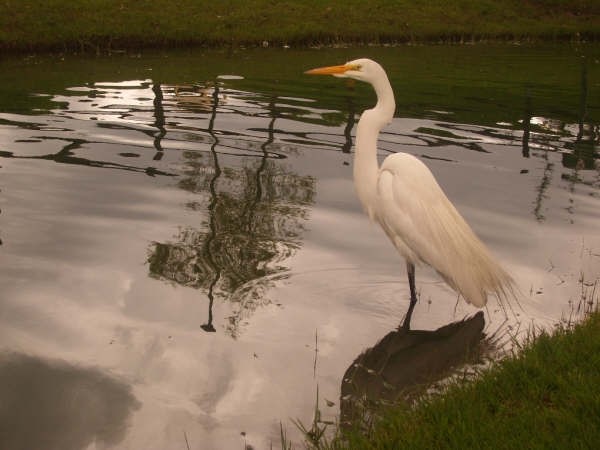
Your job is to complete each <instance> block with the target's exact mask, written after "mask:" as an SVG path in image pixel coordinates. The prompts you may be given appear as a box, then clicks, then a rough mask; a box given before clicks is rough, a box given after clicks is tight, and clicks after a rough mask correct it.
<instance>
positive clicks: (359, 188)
mask: <svg viewBox="0 0 600 450" xmlns="http://www.w3.org/2000/svg"><path fill="white" fill-rule="evenodd" d="M373 88H374V89H375V93H376V94H377V104H376V105H375V107H374V108H373V109H368V110H366V111H365V112H363V114H362V116H361V117H360V120H359V121H358V127H357V129H356V147H355V151H354V187H355V189H356V193H357V195H358V198H359V200H360V202H361V203H362V205H363V207H364V209H365V211H366V212H367V213H368V214H369V216H370V217H371V218H373V215H374V211H373V210H372V209H371V208H372V205H373V204H374V203H373V201H372V199H373V198H374V196H375V191H376V189H377V176H378V172H379V163H378V161H377V137H378V136H379V132H380V131H381V129H382V128H383V127H384V126H385V125H387V124H388V123H390V122H391V121H392V119H393V118H394V111H395V109H396V103H395V101H394V92H393V91H392V86H390V82H389V80H388V78H387V75H385V72H383V73H382V76H381V77H379V78H378V79H377V80H376V81H375V82H374V83H373Z"/></svg>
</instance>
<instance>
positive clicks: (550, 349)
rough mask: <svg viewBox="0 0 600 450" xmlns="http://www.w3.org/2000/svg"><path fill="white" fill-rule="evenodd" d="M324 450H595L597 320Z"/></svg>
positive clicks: (598, 440) (599, 380)
mask: <svg viewBox="0 0 600 450" xmlns="http://www.w3.org/2000/svg"><path fill="white" fill-rule="evenodd" d="M322 448H330V449H342V448H344V449H404V448H406V449H441V448H443V449H466V448H494V449H512V448H527V449H537V448H539V449H566V448H573V449H575V448H579V449H583V448H586V449H587V448H590V449H591V448H600V314H599V313H597V312H596V313H594V314H592V315H590V316H589V317H588V318H587V320H586V321H585V322H584V323H583V324H580V325H577V326H575V327H574V328H573V329H569V330H567V329H564V328H563V329H558V330H557V331H556V332H555V333H554V334H552V335H549V334H541V335H540V336H538V337H537V338H536V339H535V341H534V342H533V343H531V344H530V345H527V346H526V347H525V348H524V349H523V351H522V352H520V353H519V354H518V356H515V357H512V358H509V359H506V360H504V361H502V362H500V363H498V364H497V366H495V367H494V368H492V369H491V370H489V371H488V372H486V373H485V374H484V375H483V376H481V378H479V379H478V381H476V382H474V383H465V384H457V385H455V386H453V387H452V388H450V390H449V391H448V392H447V393H446V394H444V395H443V396H436V397H434V398H432V399H430V400H427V401H424V402H423V403H422V404H420V406H418V407H417V408H415V409H409V408H396V409H391V410H389V411H387V412H386V414H384V418H383V419H382V420H381V421H380V422H379V423H377V424H376V425H375V426H374V428H373V429H372V430H370V432H368V433H367V434H360V433H356V434H350V435H349V436H346V438H345V440H342V439H339V440H336V441H334V442H333V443H330V444H326V445H323V446H322Z"/></svg>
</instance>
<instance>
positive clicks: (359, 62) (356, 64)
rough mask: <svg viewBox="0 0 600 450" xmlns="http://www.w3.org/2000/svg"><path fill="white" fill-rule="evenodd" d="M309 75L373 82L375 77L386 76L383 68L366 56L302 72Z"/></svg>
mask: <svg viewBox="0 0 600 450" xmlns="http://www.w3.org/2000/svg"><path fill="white" fill-rule="evenodd" d="M304 73H306V74H309V75H333V76H334V77H340V78H354V79H355V80H360V81H366V82H367V83H371V84H373V82H374V81H376V80H377V78H379V77H381V76H384V77H385V76H386V75H385V72H384V70H383V68H382V67H381V66H380V65H379V64H377V63H376V62H375V61H373V60H371V59H367V58H361V59H355V60H354V61H348V62H347V63H346V64H342V65H340V66H328V67H319V68H317V69H312V70H307V71H306V72H304Z"/></svg>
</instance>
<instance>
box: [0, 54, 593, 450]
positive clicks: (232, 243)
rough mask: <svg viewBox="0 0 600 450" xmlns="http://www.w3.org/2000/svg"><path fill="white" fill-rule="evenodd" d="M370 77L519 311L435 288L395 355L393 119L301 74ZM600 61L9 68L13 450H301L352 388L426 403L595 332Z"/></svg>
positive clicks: (566, 57) (262, 61) (236, 58)
mask: <svg viewBox="0 0 600 450" xmlns="http://www.w3.org/2000/svg"><path fill="white" fill-rule="evenodd" d="M359 56H368V57H371V58H373V59H377V60H378V61H380V62H381V63H382V64H383V65H384V67H385V68H386V69H387V71H388V74H389V77H390V79H391V82H392V84H393V86H394V89H395V92H396V102H397V105H398V106H397V110H396V117H395V119H394V121H393V122H392V123H391V125H389V126H388V127H386V128H385V130H384V131H383V133H382V135H381V140H380V156H381V157H382V158H383V157H384V156H385V155H386V154H388V153H390V152H396V151H404V152H408V153H412V154H414V155H416V156H418V157H419V158H421V159H422V160H423V161H424V162H425V163H426V164H427V165H428V166H429V167H430V169H431V170H432V172H433V173H434V174H435V176H436V177H437V179H438V181H439V182H440V184H441V186H442V187H443V188H444V190H445V191H446V193H447V195H448V197H449V198H450V199H451V200H452V201H453V203H454V204H455V205H456V206H457V208H458V209H459V211H460V212H461V213H462V214H463V215H464V217H465V218H466V219H467V221H468V222H469V223H470V224H471V226H472V227H473V229H474V230H475V231H476V233H477V234H478V235H479V236H480V237H481V238H482V240H483V241H484V242H485V243H486V244H487V245H488V246H489V248H490V249H491V250H492V252H493V253H494V254H495V255H496V257H497V259H498V260H499V261H500V262H501V263H502V265H503V266H504V267H505V268H506V269H507V270H508V271H509V272H510V273H511V274H512V275H513V276H514V278H515V280H516V281H517V284H518V286H519V289H520V291H521V297H520V306H518V305H514V307H513V308H512V309H509V310H508V311H503V310H502V308H500V307H499V306H498V304H497V302H496V301H495V300H494V299H490V302H489V304H488V307H487V308H485V309H484V310H483V317H484V318H485V325H484V322H483V321H482V320H481V319H482V315H481V314H479V315H477V316H473V314H474V313H475V312H476V311H477V310H476V309H475V308H472V307H470V306H469V305H467V304H465V303H464V302H463V301H458V302H457V298H456V294H455V293H453V292H452V291H451V290H450V289H449V288H448V287H447V286H446V285H445V284H444V283H443V282H442V281H441V280H440V278H439V277H438V276H437V275H436V274H435V272H434V271H432V270H431V269H428V268H426V267H422V268H418V269H417V285H418V289H419V292H420V301H419V303H418V304H417V307H416V309H415V312H414V314H413V319H412V328H413V330H414V331H411V334H410V335H408V336H406V335H405V336H398V333H397V332H396V333H395V332H393V330H394V329H395V328H396V327H397V326H398V325H399V324H400V321H401V320H402V318H403V315H404V312H405V311H406V308H407V306H408V298H409V293H408V284H407V282H406V276H405V266H404V262H403V261H402V259H401V258H400V257H399V256H398V255H397V253H396V251H395V250H394V248H393V247H392V246H391V244H390V243H389V242H388V241H387V238H386V237H385V236H384V234H383V233H382V232H381V231H380V230H379V229H378V227H377V226H375V225H373V224H371V223H369V221H368V219H367V218H366V216H365V215H364V214H363V212H362V211H361V209H360V206H359V205H358V202H357V200H356V198H355V195H354V191H353V185H352V169H351V167H352V150H351V148H352V140H353V136H354V132H355V124H356V121H357V120H358V117H359V114H360V112H361V111H362V110H363V109H365V108H367V107H369V106H370V105H372V104H373V101H374V95H373V93H372V91H371V89H370V88H369V87H368V86H366V85H362V84H360V83H358V84H355V83H348V82H346V81H345V80H339V79H335V78H333V77H308V76H305V75H303V72H304V70H306V69H309V68H312V67H317V66H322V65H331V64H339V63H342V62H345V61H347V60H349V59H353V58H356V57H359ZM599 59H600V47H599V46H597V45H577V46H575V45H564V46H552V47H528V46H514V45H510V46H509V45H501V46H492V45H477V46H455V47H448V46H401V47H389V48H370V47H364V48H339V49H310V50H303V51H296V50H291V49H288V50H283V49H282V50H275V49H260V50H258V49H257V50H237V51H221V52H218V51H204V50H195V51H181V52H168V53H148V54H146V53H144V54H142V55H131V54H117V55H113V56H111V57H108V56H107V57H76V56H64V57H35V56H30V57H24V58H23V57H22V58H14V59H4V60H3V61H1V62H0V69H1V70H0V80H1V83H0V91H1V94H2V95H1V96H0V189H1V191H0V208H1V214H0V239H1V246H0V286H1V294H0V330H2V331H1V332H0V333H1V339H0V346H1V348H0V351H1V353H0V380H1V381H2V382H1V383H0V386H1V387H0V390H2V394H1V396H2V398H3V399H6V401H4V405H3V407H2V408H0V416H2V417H1V423H3V427H2V433H3V436H4V437H3V438H2V439H3V440H5V444H6V445H7V448H45V449H99V448H118V449H120V448H123V449H124V448H144V449H147V450H149V449H170V448H173V449H175V448H177V449H186V448H191V449H221V448H223V449H229V448H244V446H245V445H248V446H251V447H252V448H257V449H258V448H270V445H271V444H273V447H274V448H278V447H279V442H280V438H279V435H280V424H281V425H283V427H284V429H285V430H286V431H287V433H288V435H289V436H290V438H291V439H293V440H298V439H299V438H300V436H299V432H298V430H297V429H296V427H295V426H294V425H293V424H292V422H291V419H299V420H300V421H302V422H303V423H305V424H308V425H310V424H311V422H312V420H313V413H314V411H315V406H317V407H318V409H319V411H320V419H321V420H322V421H323V422H328V421H336V420H338V417H339V414H340V404H342V407H343V406H344V402H346V401H347V400H348V398H349V397H348V396H349V395H350V394H348V386H346V385H345V386H342V384H343V383H342V381H343V380H346V382H347V381H348V380H349V377H351V376H353V377H354V379H355V381H356V383H359V381H360V380H359V379H361V378H363V379H364V378H365V377H367V376H368V374H371V373H373V372H378V373H383V369H382V366H381V364H387V362H388V359H389V360H391V359H392V358H390V357H389V355H395V356H398V355H397V353H394V352H396V350H397V348H399V347H402V348H404V347H406V346H409V347H410V348H411V349H412V350H411V351H412V352H413V355H412V356H411V355H408V356H407V355H401V356H398V357H397V358H395V359H394V362H393V365H392V364H391V363H390V365H389V367H388V368H387V369H386V370H389V373H388V374H387V375H386V381H385V382H382V383H379V384H378V385H376V384H373V383H371V384H369V383H370V382H367V384H368V387H367V388H365V389H366V390H368V391H370V392H375V391H377V392H379V391H381V390H385V389H386V388H387V387H389V386H387V384H389V382H391V381H390V380H391V379H394V378H402V380H396V381H397V383H398V384H397V386H400V387H396V388H394V389H396V391H398V390H405V387H406V386H410V385H411V384H415V383H420V384H422V383H423V380H424V379H425V378H423V376H425V375H426V376H429V375H427V374H424V372H427V371H428V372H432V371H433V370H434V369H432V367H433V366H435V367H436V368H435V370H438V369H440V370H445V369H444V368H447V364H446V363H451V361H444V363H443V364H442V363H439V361H440V360H441V359H442V360H443V359H447V360H455V359H456V360H460V358H461V357H462V356H460V355H458V354H462V351H461V348H463V347H464V346H465V345H466V344H465V342H470V343H471V344H469V345H472V344H473V342H477V341H479V340H481V338H482V335H481V330H482V328H483V331H484V333H485V335H486V336H487V339H488V340H490V341H493V340H494V339H495V345H496V347H498V346H499V347H502V346H503V345H505V344H506V342H508V341H510V340H511V338H512V337H515V336H516V337H519V336H521V335H522V334H526V332H527V331H528V330H531V329H532V327H538V326H543V327H547V326H552V324H554V323H556V322H557V321H559V320H561V319H562V320H576V319H578V318H579V317H581V314H582V310H583V309H585V308H586V307H588V306H589V303H590V302H591V303H594V302H596V303H597V301H598V292H600V286H598V277H599V276H600V232H599V231H598V219H599V218H600V198H599V196H600V172H599V170H600V169H599V163H598V148H599V139H600V138H599V136H600V131H599V128H598V127H599V124H600V62H599ZM469 316H473V318H472V319H469V320H468V321H466V322H458V321H461V320H462V319H464V318H465V317H469ZM454 322H458V323H455V324H453V325H450V326H449V327H446V325H448V324H451V323H454ZM457 330H458V331H457ZM386 335H387V336H386ZM384 336H386V338H385V339H383V340H381V339H382V338H383V337H384ZM407 339H408V341H410V342H411V343H410V344H407V343H406V342H408V341H407ZM380 340H381V342H380V343H379V344H378V345H377V346H376V347H374V348H373V349H372V350H371V351H369V352H367V353H366V354H364V355H362V356H360V358H362V359H360V361H362V363H361V365H358V366H356V365H354V366H353V361H355V359H357V358H358V357H359V355H361V353H362V352H363V351H365V350H366V349H367V348H370V347H373V346H375V344H377V343H378V342H379V341H380ZM382 348H383V350H381V349H382ZM390 348H392V350H390ZM394 349H396V350H394ZM376 351H383V354H385V355H388V356H387V357H385V358H384V359H386V358H387V359H386V361H385V362H384V363H382V361H381V357H380V356H374V355H376ZM454 354H457V355H458V356H456V358H455V356H453V355H454ZM423 355H433V356H432V358H430V359H431V360H432V361H434V362H433V366H432V365H431V364H430V362H431V361H430V362H424V361H423V359H424V356H423ZM367 360H369V361H371V362H369V361H367ZM436 361H437V362H436ZM371 363H372V365H371V366H369V364H371ZM438 363H439V364H438ZM437 366H440V367H437ZM368 367H374V369H373V368H371V369H369V368H368ZM357 368H358V369H361V370H363V369H364V370H363V373H361V374H357V373H356V371H357V370H358V369H357ZM347 370H348V372H346V371H347ZM353 370H354V372H355V374H354V375H352V371H353ZM345 373H346V375H344V374H345ZM394 374H395V375H394ZM399 374H402V376H401V377H400V376H399ZM396 375H398V376H396ZM402 386H404V387H402ZM396 391H395V392H396ZM340 392H343V393H344V396H343V397H344V398H343V399H341V398H340ZM346 413H347V411H346Z"/></svg>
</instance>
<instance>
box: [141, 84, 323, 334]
mask: <svg viewBox="0 0 600 450" xmlns="http://www.w3.org/2000/svg"><path fill="white" fill-rule="evenodd" d="M217 104H218V87H215V91H214V94H213V114H212V115H211V119H210V123H209V130H210V133H211V136H212V145H211V156H212V158H211V159H212V161H211V163H210V164H209V165H207V164H205V163H204V162H203V160H204V155H203V154H201V153H198V152H185V153H184V157H185V158H186V159H187V162H188V170H186V171H185V173H184V175H185V178H183V179H182V180H181V181H180V183H179V187H180V188H182V189H185V190H187V191H189V192H192V193H195V194H198V195H199V198H198V199H197V200H195V201H193V202H190V203H189V204H188V205H187V206H188V207H189V208H190V209H192V210H199V211H203V210H204V211H207V212H208V216H209V217H208V221H207V223H206V224H205V227H204V228H202V229H195V228H192V227H187V228H185V229H182V230H181V231H180V233H179V235H178V236H177V237H176V241H175V242H174V243H155V244H154V246H153V248H152V249H151V251H150V255H149V258H148V261H149V263H150V268H149V270H150V275H151V276H153V277H156V278H160V279H165V280H169V281H171V282H175V283H178V284H182V285H185V286H190V287H194V288H196V289H202V290H205V291H207V294H208V297H209V321H208V323H207V324H206V325H203V328H204V329H205V330H207V331H213V330H214V327H213V326H212V312H211V311H210V307H211V306H212V303H213V300H214V298H215V297H222V298H226V299H228V300H229V301H231V302H232V303H233V304H234V305H235V308H234V312H233V314H232V315H231V316H230V317H229V321H228V324H227V326H226V329H227V331H228V332H229V333H230V334H231V335H232V336H234V337H235V336H237V335H238V333H239V326H240V323H241V322H242V320H243V318H244V317H247V316H248V314H249V313H251V312H252V311H254V310H255V309H256V308H257V307H258V306H260V305H261V304H265V303H268V302H269V300H268V299H267V297H266V296H265V292H266V290H267V289H268V287H269V286H271V284H272V283H273V282H274V281H275V280H277V279H279V278H281V277H282V276H285V273H286V271H287V267H285V266H284V265H283V264H281V262H282V261H283V260H284V259H286V258H288V257H289V256H291V255H292V254H293V253H294V252H295V250H296V249H297V248H298V247H299V246H300V239H301V233H302V231H303V229H304V227H303V224H302V221H303V219H305V217H306V205H308V204H310V203H312V201H313V196H314V180H313V179H312V178H310V177H300V176H298V175H295V174H293V173H290V172H287V171H286V170H284V169H283V167H282V166H281V165H280V163H278V162H276V161H274V160H273V159H271V158H270V156H271V155H270V150H269V147H270V146H271V145H272V143H273V142H274V123H275V120H276V117H277V112H276V108H275V102H274V100H273V101H272V102H271V103H270V106H269V109H270V111H271V119H270V121H269V128H268V129H269V133H268V137H267V140H266V141H265V142H264V143H263V144H262V145H261V153H262V157H261V158H260V161H257V160H255V159H249V160H245V161H247V162H249V164H247V165H244V166H243V167H235V166H233V167H232V166H224V167H221V164H220V162H219V156H220V155H221V154H220V153H219V152H217V147H218V146H219V139H218V135H217V134H216V133H215V132H214V131H213V130H214V121H215V118H216V112H217ZM206 193H208V194H209V196H208V199H209V201H208V204H207V202H206V198H207V197H206V195H205V194H206Z"/></svg>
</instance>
